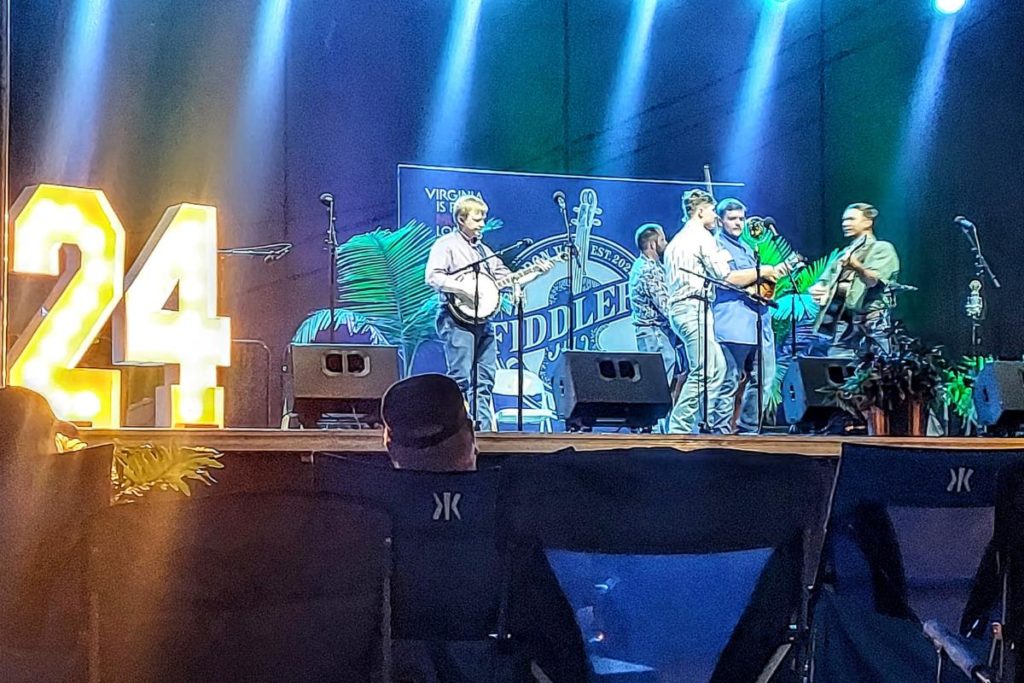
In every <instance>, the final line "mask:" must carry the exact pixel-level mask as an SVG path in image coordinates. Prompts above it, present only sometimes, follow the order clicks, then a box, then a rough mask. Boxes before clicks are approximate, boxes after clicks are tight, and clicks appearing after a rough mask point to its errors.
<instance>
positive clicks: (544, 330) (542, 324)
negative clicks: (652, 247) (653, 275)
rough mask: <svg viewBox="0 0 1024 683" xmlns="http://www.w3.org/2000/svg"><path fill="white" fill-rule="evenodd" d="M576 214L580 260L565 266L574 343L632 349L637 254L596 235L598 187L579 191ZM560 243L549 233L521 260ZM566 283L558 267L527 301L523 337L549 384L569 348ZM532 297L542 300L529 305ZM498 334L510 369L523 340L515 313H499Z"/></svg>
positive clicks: (530, 363) (530, 361)
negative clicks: (631, 284)
mask: <svg viewBox="0 0 1024 683" xmlns="http://www.w3.org/2000/svg"><path fill="white" fill-rule="evenodd" d="M573 212H574V213H575V214H576V215H575V217H574V218H573V219H572V225H573V226H574V227H575V229H576V230H575V234H574V239H573V243H574V245H575V247H576V249H577V250H578V254H579V258H578V259H572V260H571V262H569V263H567V265H566V267H567V268H574V269H575V270H574V271H573V289H574V290H576V296H575V297H574V306H575V312H576V321H577V322H576V334H575V337H576V340H575V341H576V343H575V347H576V349H577V350H581V351H587V350H597V349H620V348H630V347H631V345H632V344H633V343H634V342H633V330H632V325H631V323H630V321H629V302H628V296H627V292H628V279H629V269H630V266H631V265H632V263H633V255H632V254H631V253H630V252H629V251H628V250H626V249H625V248H623V247H622V246H621V245H619V244H618V243H616V242H613V241H611V240H608V239H605V238H603V237H601V236H598V235H594V232H593V231H594V228H595V227H598V226H600V225H601V219H600V218H599V216H600V215H601V214H602V213H603V209H601V207H600V206H599V205H598V194H597V192H596V191H595V190H593V189H591V188H584V189H583V190H581V191H580V194H579V205H578V206H576V207H573ZM562 244H564V238H563V237H562V236H552V237H547V238H545V239H542V240H539V241H538V242H537V244H535V245H533V246H532V247H531V248H529V249H527V250H526V251H524V252H523V254H522V257H521V258H522V259H523V260H524V261H525V260H532V259H535V258H538V257H540V258H551V257H552V256H553V255H555V254H557V253H558V248H559V247H560V246H561V245H562ZM568 284H569V278H568V273H567V272H566V271H562V270H561V268H560V267H556V268H555V269H553V270H552V271H551V272H549V273H546V274H544V275H542V276H541V277H540V278H538V280H537V281H536V282H534V283H533V284H532V285H531V287H530V292H529V294H528V296H527V299H526V320H525V323H526V324H525V338H524V340H523V352H524V354H525V358H526V366H527V367H528V368H536V369H537V371H538V374H539V375H540V376H541V377H542V378H543V379H544V380H545V382H546V383H548V384H550V379H551V378H550V369H551V367H553V365H554V362H555V361H556V360H557V359H558V358H559V357H560V356H561V355H562V352H563V351H564V350H565V347H566V335H567V333H568V322H569V320H568V318H569V316H568V308H567V306H566V302H567V301H568V296H567V290H568ZM545 290H547V291H546V293H545ZM534 301H536V302H543V303H542V305H540V306H537V305H531V302H534ZM495 334H496V337H497V340H498V349H499V358H500V361H499V363H500V365H501V366H502V367H512V366H513V365H514V363H512V359H513V358H514V355H515V349H516V348H518V344H519V340H518V338H517V330H516V326H515V319H514V316H511V315H509V316H507V317H505V316H501V317H499V319H498V320H497V321H496V328H495Z"/></svg>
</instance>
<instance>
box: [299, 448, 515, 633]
mask: <svg viewBox="0 0 1024 683" xmlns="http://www.w3.org/2000/svg"><path fill="white" fill-rule="evenodd" d="M314 469H315V472H316V475H315V476H316V480H317V486H318V489H319V490H320V491H324V492H331V493H339V494H343V495H347V496H354V497H358V498H361V499H364V500H367V501H370V502H372V503H373V504H374V505H378V506H380V507H382V508H384V509H386V510H387V511H388V514H389V515H390V516H391V520H392V524H393V534H394V547H393V552H394V568H393V572H394V573H393V575H392V616H391V618H392V628H393V635H394V637H395V638H396V639H407V640H435V641H455V640H486V639H488V638H490V636H491V634H493V633H494V632H495V629H496V628H497V612H498V599H499V595H500V592H501V577H502V565H501V558H500V556H499V553H498V543H497V536H496V533H497V532H496V500H497V491H498V482H499V479H498V477H499V473H498V472H497V471H496V470H490V471H488V470H483V471H479V472H451V473H449V472H442V473H438V472H414V471H408V470H394V469H391V468H390V467H381V466H378V465H374V464H367V463H364V462H360V461H356V460H353V459H346V458H342V457H323V456H320V457H317V459H316V462H315V466H314Z"/></svg>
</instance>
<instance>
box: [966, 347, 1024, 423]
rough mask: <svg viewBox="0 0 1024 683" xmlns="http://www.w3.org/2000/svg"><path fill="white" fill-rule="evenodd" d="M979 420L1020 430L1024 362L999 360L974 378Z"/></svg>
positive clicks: (1022, 409) (975, 405) (1022, 408)
mask: <svg viewBox="0 0 1024 683" xmlns="http://www.w3.org/2000/svg"><path fill="white" fill-rule="evenodd" d="M974 407H975V410H977V412H978V424H980V425H982V426H985V427H997V428H1004V429H1008V430H1012V431H1016V430H1017V429H1019V428H1020V426H1021V424H1022V423H1024V363H1022V362H1020V361H1005V360H997V361H994V362H992V363H989V364H987V365H986V366H985V367H984V368H982V369H981V372H979V373H978V378H977V379H976V380H975V381H974Z"/></svg>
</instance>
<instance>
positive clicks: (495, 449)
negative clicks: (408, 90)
mask: <svg viewBox="0 0 1024 683" xmlns="http://www.w3.org/2000/svg"><path fill="white" fill-rule="evenodd" d="M82 440H83V441H85V442H87V443H89V444H90V445H95V444H101V443H110V442H117V443H121V444H125V445H138V444H143V443H156V444H170V443H175V444H178V445H181V446H206V447H209V448H215V449H217V450H219V451H224V452H288V453H311V452H323V451H329V452H343V453H382V452H383V450H384V449H383V444H382V441H381V433H380V431H378V430H369V429H368V430H283V429H179V430H175V429H118V430H99V429H86V430H83V433H82ZM478 442H479V446H480V452H481V453H483V454H503V455H504V454H512V455H516V454H522V455H538V454H543V453H552V452H554V451H557V450H561V449H563V448H569V447H573V448H576V449H577V450H581V451H596V450H609V449H615V448H674V449H676V450H680V451H693V450H697V449H701V448H733V449H739V450H745V451H757V452H761V453H791V454H798V455H807V456H815V457H838V456H839V453H840V450H841V448H842V444H843V443H859V444H872V445H877V446H896V447H898V446H904V447H915V448H936V449H976V450H1006V449H1024V439H1019V438H1015V439H996V438H938V437H923V438H922V437H864V436H861V437H849V438H847V437H836V436H785V435H763V436H668V435H662V434H563V433H559V434H537V433H528V434H526V433H524V434H520V433H513V432H497V433H487V434H480V435H478Z"/></svg>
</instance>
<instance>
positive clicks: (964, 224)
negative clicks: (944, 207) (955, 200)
mask: <svg viewBox="0 0 1024 683" xmlns="http://www.w3.org/2000/svg"><path fill="white" fill-rule="evenodd" d="M953 222H954V223H955V224H956V225H959V226H960V229H961V230H963V231H964V232H969V231H971V230H976V229H977V228H976V227H975V225H974V223H972V222H970V221H969V220H967V219H966V218H964V217H963V216H957V217H956V218H954V219H953Z"/></svg>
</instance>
